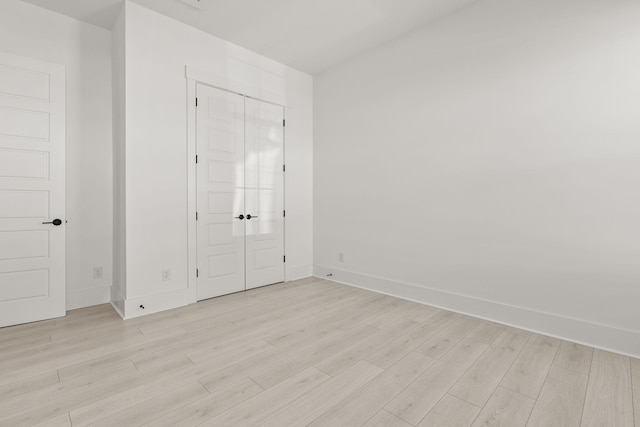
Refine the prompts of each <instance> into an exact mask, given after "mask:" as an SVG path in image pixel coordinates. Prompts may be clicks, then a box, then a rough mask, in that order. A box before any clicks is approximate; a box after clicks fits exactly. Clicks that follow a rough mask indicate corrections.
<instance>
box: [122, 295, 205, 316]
mask: <svg viewBox="0 0 640 427" xmlns="http://www.w3.org/2000/svg"><path fill="white" fill-rule="evenodd" d="M194 302H195V301H192V297H191V293H190V292H189V290H188V289H187V288H185V289H178V290H176V291H171V292H164V293H161V294H153V295H147V296H142V297H136V298H127V299H125V300H124V316H122V318H123V319H125V320H127V319H133V318H134V317H140V316H146V315H147V314H153V313H158V312H161V311H165V310H171V309H172V308H178V307H183V306H185V305H189V304H192V303H194ZM141 306H142V307H144V308H142V307H141Z"/></svg>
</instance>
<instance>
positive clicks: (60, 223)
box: [43, 218, 62, 227]
mask: <svg viewBox="0 0 640 427" xmlns="http://www.w3.org/2000/svg"><path fill="white" fill-rule="evenodd" d="M43 224H53V225H55V226H56V227H57V226H59V225H62V220H61V219H58V218H56V219H54V220H53V221H49V222H43Z"/></svg>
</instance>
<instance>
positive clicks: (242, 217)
mask: <svg viewBox="0 0 640 427" xmlns="http://www.w3.org/2000/svg"><path fill="white" fill-rule="evenodd" d="M236 218H237V219H239V220H243V219H244V215H242V214H240V216H237V217H236ZM249 218H251V215H247V219H249Z"/></svg>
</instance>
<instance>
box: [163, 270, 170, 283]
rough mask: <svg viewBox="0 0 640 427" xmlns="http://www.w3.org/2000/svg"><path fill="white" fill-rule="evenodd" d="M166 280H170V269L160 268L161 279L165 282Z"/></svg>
mask: <svg viewBox="0 0 640 427" xmlns="http://www.w3.org/2000/svg"><path fill="white" fill-rule="evenodd" d="M168 280H171V270H169V269H168V268H166V269H164V270H162V281H163V282H166V281H168Z"/></svg>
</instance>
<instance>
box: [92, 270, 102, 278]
mask: <svg viewBox="0 0 640 427" xmlns="http://www.w3.org/2000/svg"><path fill="white" fill-rule="evenodd" d="M93 278H94V279H102V267H93Z"/></svg>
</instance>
